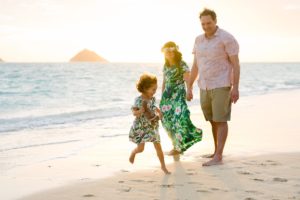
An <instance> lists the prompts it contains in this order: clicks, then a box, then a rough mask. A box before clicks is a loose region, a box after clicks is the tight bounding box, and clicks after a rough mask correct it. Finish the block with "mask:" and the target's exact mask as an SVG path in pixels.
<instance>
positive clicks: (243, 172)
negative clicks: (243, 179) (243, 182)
mask: <svg viewBox="0 0 300 200" xmlns="http://www.w3.org/2000/svg"><path fill="white" fill-rule="evenodd" d="M237 173H239V174H242V175H252V174H251V173H250V172H246V171H238V172H237Z"/></svg>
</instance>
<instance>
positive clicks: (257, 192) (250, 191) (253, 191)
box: [245, 190, 264, 194]
mask: <svg viewBox="0 0 300 200" xmlns="http://www.w3.org/2000/svg"><path fill="white" fill-rule="evenodd" d="M245 192H247V193H251V194H264V193H262V192H259V191H256V190H246V191H245Z"/></svg>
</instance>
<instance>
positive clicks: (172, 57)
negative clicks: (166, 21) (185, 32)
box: [160, 42, 202, 155]
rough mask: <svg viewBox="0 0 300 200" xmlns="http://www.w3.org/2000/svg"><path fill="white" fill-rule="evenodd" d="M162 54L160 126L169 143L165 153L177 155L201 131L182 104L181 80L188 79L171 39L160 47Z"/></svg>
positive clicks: (192, 142)
mask: <svg viewBox="0 0 300 200" xmlns="http://www.w3.org/2000/svg"><path fill="white" fill-rule="evenodd" d="M162 52H164V55H165V64H164V68H163V78H164V79H163V84H162V97H161V101H160V109H161V112H162V114H163V118H162V125H163V127H164V128H165V130H166V131H167V133H168V135H169V137H170V138H171V140H172V143H173V147H174V148H173V149H172V150H171V151H170V152H169V155H178V154H181V153H183V152H184V151H186V150H187V149H188V148H189V147H191V146H192V145H193V144H195V143H196V142H199V141H201V139H202V130H201V129H199V128H196V127H195V126H194V125H193V123H192V121H191V119H190V111H189V109H188V106H187V104H186V89H185V83H186V81H187V80H188V79H189V68H188V66H187V64H186V63H185V62H184V61H183V60H182V54H181V53H180V52H179V50H178V46H177V45H176V44H175V43H174V42H167V43H166V44H165V45H164V46H163V47H162Z"/></svg>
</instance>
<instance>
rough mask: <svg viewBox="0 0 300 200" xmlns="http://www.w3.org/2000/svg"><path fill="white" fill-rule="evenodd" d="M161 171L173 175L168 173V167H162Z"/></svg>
mask: <svg viewBox="0 0 300 200" xmlns="http://www.w3.org/2000/svg"><path fill="white" fill-rule="evenodd" d="M161 170H163V171H164V172H165V174H166V175H167V174H171V172H169V171H168V169H167V168H166V167H162V168H161Z"/></svg>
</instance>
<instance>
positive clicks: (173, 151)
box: [167, 149, 180, 156]
mask: <svg viewBox="0 0 300 200" xmlns="http://www.w3.org/2000/svg"><path fill="white" fill-rule="evenodd" d="M179 154H180V152H179V151H177V150H175V149H172V150H171V151H170V152H168V153H167V155H168V156H175V155H179Z"/></svg>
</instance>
